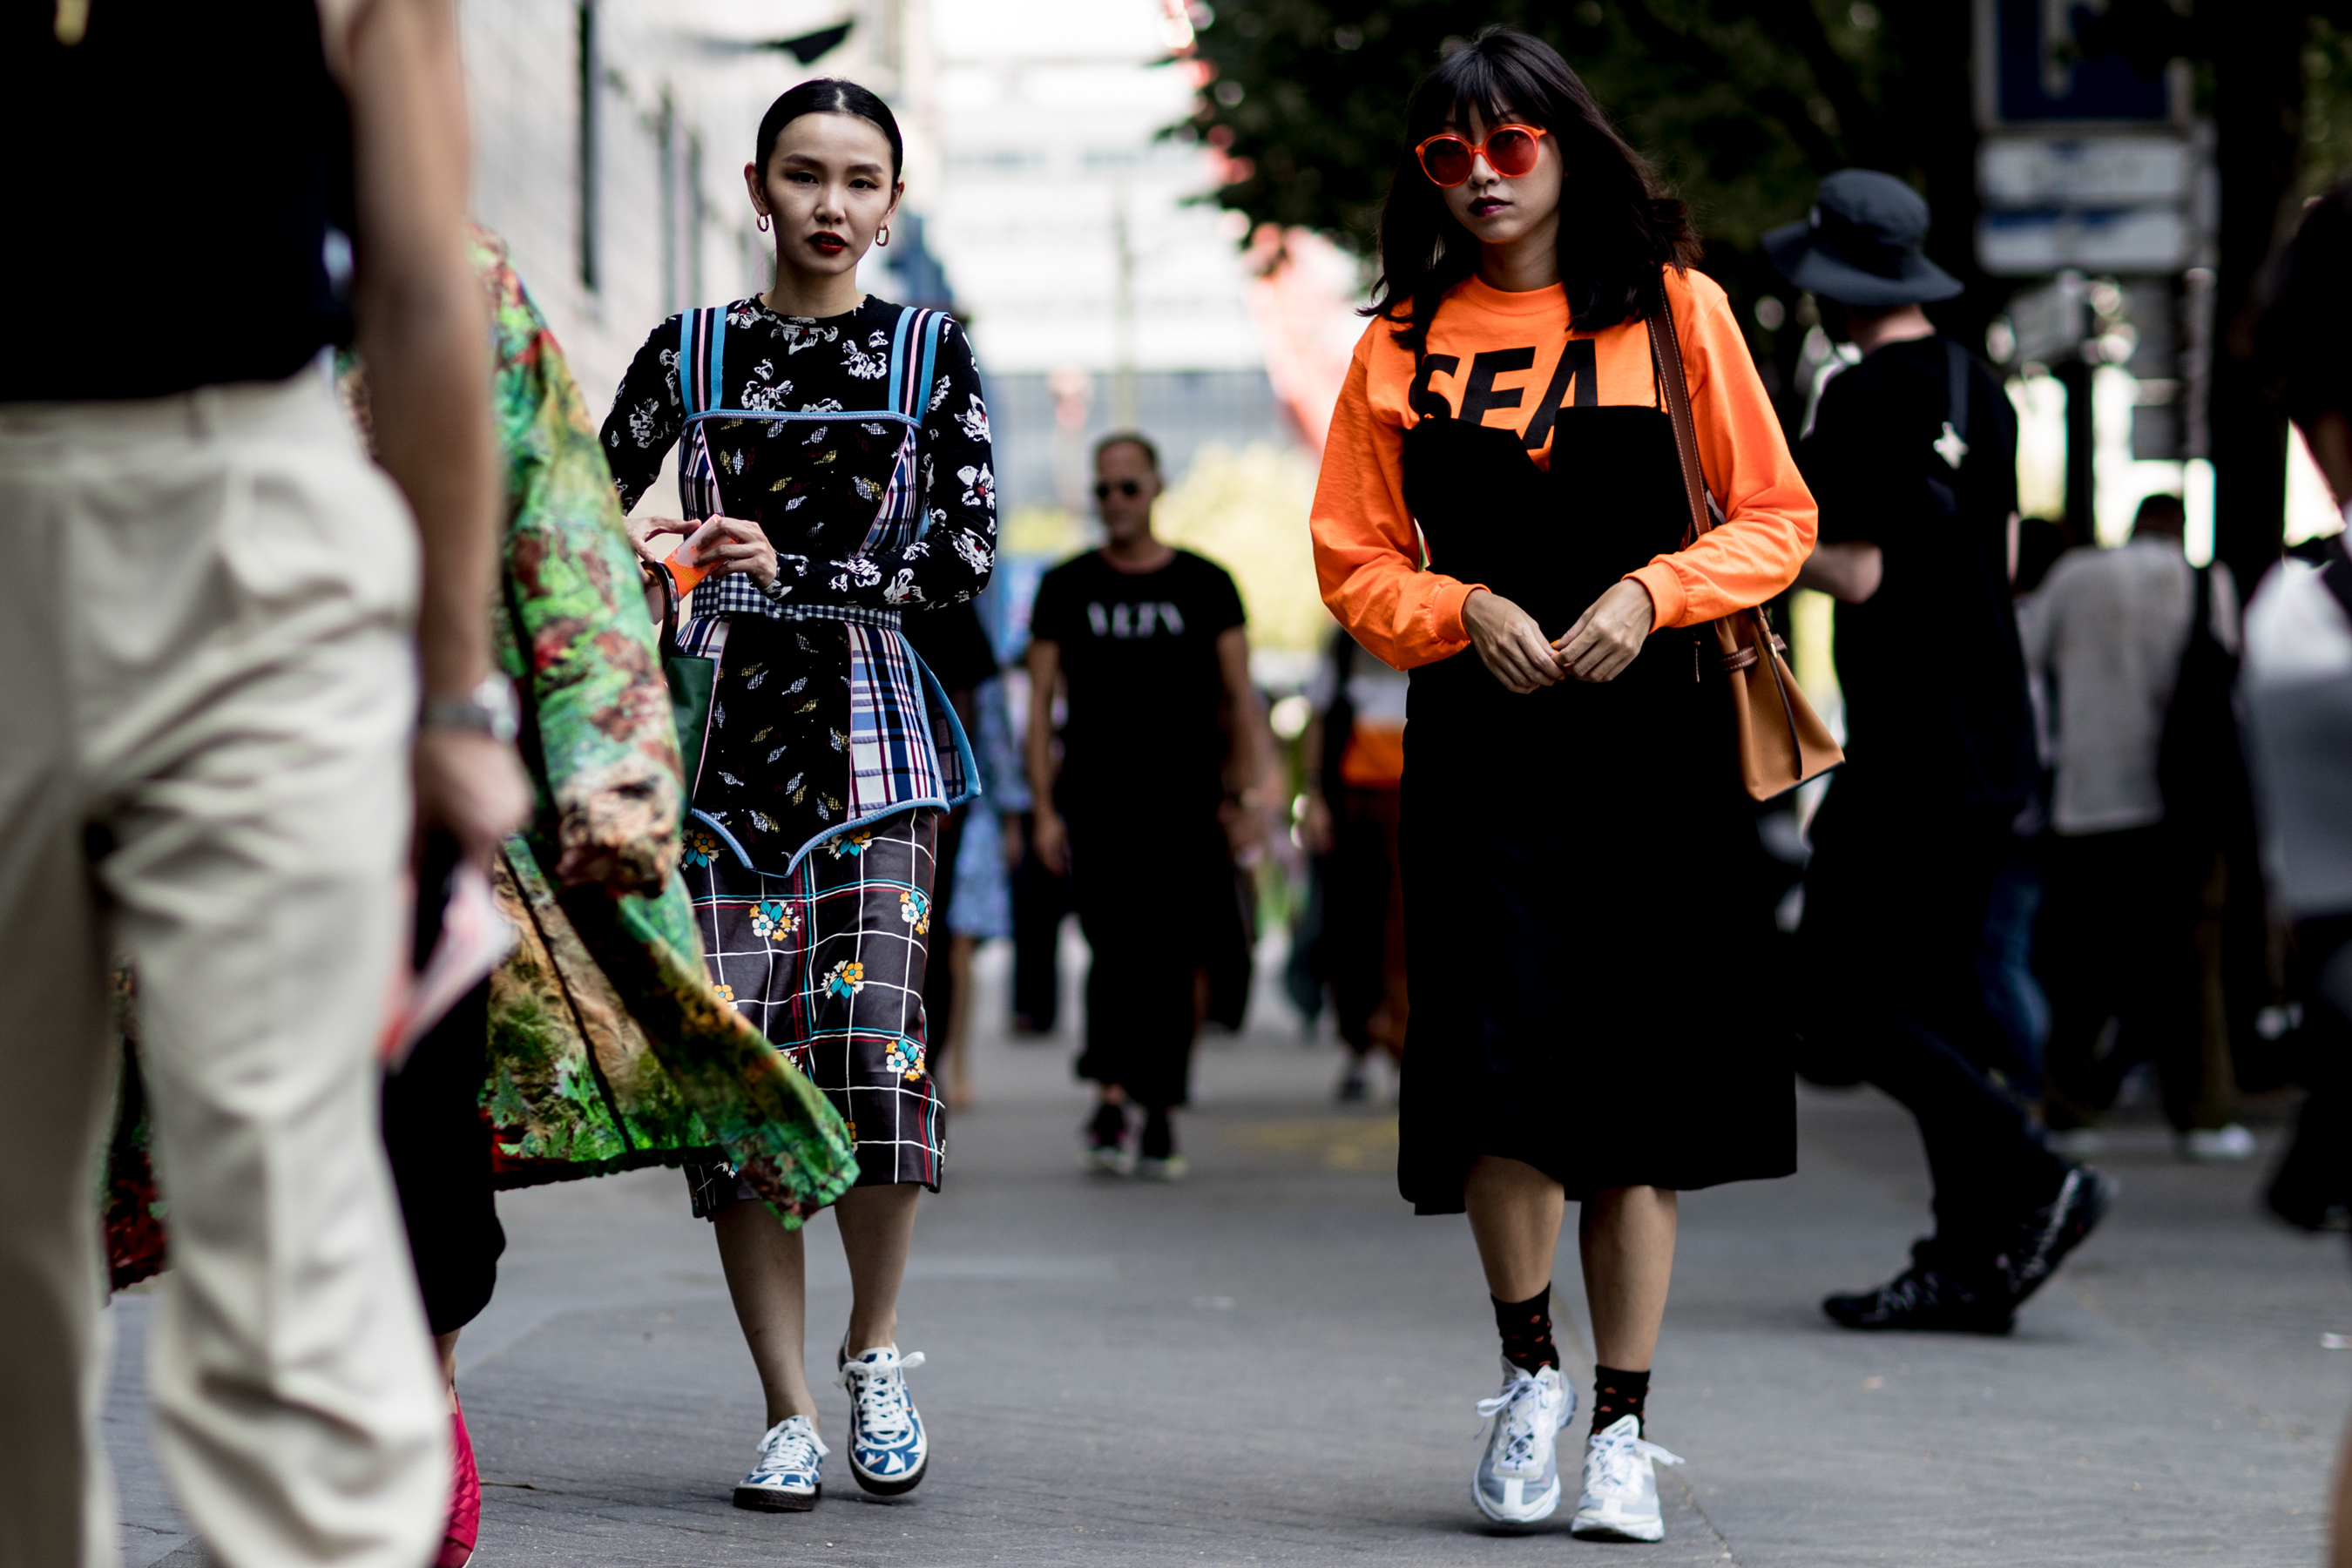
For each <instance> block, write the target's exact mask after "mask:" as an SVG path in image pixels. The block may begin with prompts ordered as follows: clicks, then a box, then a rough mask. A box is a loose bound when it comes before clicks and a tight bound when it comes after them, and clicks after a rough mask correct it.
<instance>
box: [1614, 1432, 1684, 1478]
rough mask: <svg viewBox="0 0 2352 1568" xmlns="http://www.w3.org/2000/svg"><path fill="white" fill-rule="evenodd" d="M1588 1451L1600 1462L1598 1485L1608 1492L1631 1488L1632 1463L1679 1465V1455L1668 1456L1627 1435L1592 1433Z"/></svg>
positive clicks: (1654, 1445)
mask: <svg viewBox="0 0 2352 1568" xmlns="http://www.w3.org/2000/svg"><path fill="white" fill-rule="evenodd" d="M1592 1451H1593V1453H1594V1454H1595V1455H1596V1456H1598V1457H1599V1458H1600V1460H1601V1485H1602V1486H1603V1487H1606V1488H1607V1489H1610V1490H1611V1491H1625V1490H1630V1489H1632V1487H1633V1465H1634V1462H1635V1461H1636V1460H1640V1459H1654V1460H1656V1461H1657V1462H1658V1463H1659V1464H1661V1465H1679V1464H1681V1463H1682V1462H1683V1461H1682V1457H1681V1456H1680V1455H1678V1454H1669V1453H1667V1452H1666V1451H1665V1450H1664V1448H1661V1447H1658V1446H1657V1445H1656V1444H1655V1443H1653V1442H1651V1441H1650V1440H1649V1439H1648V1438H1646V1437H1636V1436H1633V1434H1632V1433H1630V1432H1614V1431H1612V1432H1595V1433H1594V1434H1593V1435H1592Z"/></svg>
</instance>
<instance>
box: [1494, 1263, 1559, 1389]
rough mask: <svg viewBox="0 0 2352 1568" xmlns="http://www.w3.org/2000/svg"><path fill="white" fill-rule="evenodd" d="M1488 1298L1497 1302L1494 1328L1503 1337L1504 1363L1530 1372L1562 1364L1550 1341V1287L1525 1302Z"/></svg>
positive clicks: (1539, 1291)
mask: <svg viewBox="0 0 2352 1568" xmlns="http://www.w3.org/2000/svg"><path fill="white" fill-rule="evenodd" d="M1488 1299H1489V1300H1492V1301H1493V1302H1494V1303H1495V1327H1496V1330H1497V1331H1500V1332H1501V1334H1502V1336H1503V1359H1504V1360H1505V1361H1507V1362H1509V1363H1511V1364H1512V1365H1513V1366H1516V1367H1517V1368H1519V1369H1520V1370H1522V1371H1524V1372H1528V1373H1538V1372H1541V1371H1542V1370H1543V1369H1544V1368H1546V1367H1548V1366H1558V1365H1559V1350H1558V1349H1556V1348H1555V1347H1554V1346H1553V1344H1552V1342H1551V1287H1550V1286H1549V1285H1547V1286H1545V1287H1544V1288H1543V1289H1540V1290H1538V1291H1537V1292H1536V1293H1535V1294H1534V1295H1532V1296H1530V1297H1528V1299H1527V1300H1524V1301H1506V1300H1503V1299H1502V1298H1501V1297H1500V1296H1495V1297H1490V1298H1488Z"/></svg>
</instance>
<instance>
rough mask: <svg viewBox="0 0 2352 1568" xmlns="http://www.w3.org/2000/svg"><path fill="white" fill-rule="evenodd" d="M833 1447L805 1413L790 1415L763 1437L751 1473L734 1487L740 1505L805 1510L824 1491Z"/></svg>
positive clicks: (777, 1510) (765, 1509) (764, 1509)
mask: <svg viewBox="0 0 2352 1568" xmlns="http://www.w3.org/2000/svg"><path fill="white" fill-rule="evenodd" d="M832 1451H833V1450H832V1449H830V1448H828V1447H825V1446H824V1438H822V1437H819V1436H817V1435H816V1428H815V1427H814V1426H811V1425H809V1418H808V1417H807V1416H805V1415H787V1416H785V1417H784V1418H783V1419H782V1421H779V1422H777V1423H776V1424H775V1425H774V1426H771V1427H769V1428H768V1435H767V1436H764V1437H762V1438H761V1439H760V1457H759V1458H757V1459H756V1460H754V1461H752V1464H751V1474H750V1475H748V1476H745V1477H744V1478H743V1479H742V1480H741V1481H740V1482H738V1483H737V1484H736V1487H735V1506H736V1507H737V1508H752V1509H758V1510H760V1511H761V1512H762V1513H806V1512H807V1511H808V1510H810V1509H813V1508H814V1507H815V1506H816V1500H817V1499H818V1498H820V1497H823V1496H824V1484H823V1482H822V1480H821V1479H820V1478H821V1475H822V1472H823V1470H824V1457H825V1456H826V1455H827V1454H829V1453H831V1452H832Z"/></svg>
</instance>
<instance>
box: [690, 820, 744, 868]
mask: <svg viewBox="0 0 2352 1568" xmlns="http://www.w3.org/2000/svg"><path fill="white" fill-rule="evenodd" d="M687 816H690V817H692V818H694V819H695V820H696V821H697V822H699V823H700V824H702V826H705V827H708V828H709V829H710V831H711V832H713V833H716V834H717V835H719V837H721V838H724V839H725V840H727V847H728V848H730V849H731V850H733V851H734V853H735V858H736V859H737V860H739V861H740V862H742V865H743V869H745V870H746V871H756V870H758V869H759V868H758V867H757V866H754V865H752V864H751V857H750V856H749V855H746V854H744V853H743V846H742V845H740V844H739V843H737V842H736V840H735V836H734V835H733V834H731V833H730V832H728V831H727V828H726V826H725V825H724V824H722V823H720V822H719V819H718V818H717V817H715V816H711V815H710V814H709V812H707V811H705V810H703V809H702V808H701V807H700V806H692V807H689V808H688V811H687Z"/></svg>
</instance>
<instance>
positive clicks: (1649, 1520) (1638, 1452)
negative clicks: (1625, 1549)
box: [1568, 1415, 1682, 1541]
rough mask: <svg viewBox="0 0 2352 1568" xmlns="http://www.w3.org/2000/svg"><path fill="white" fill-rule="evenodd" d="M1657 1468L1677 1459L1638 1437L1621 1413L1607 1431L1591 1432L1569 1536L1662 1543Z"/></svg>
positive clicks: (1663, 1527) (1637, 1430) (1638, 1426)
mask: <svg viewBox="0 0 2352 1568" xmlns="http://www.w3.org/2000/svg"><path fill="white" fill-rule="evenodd" d="M1652 1460H1656V1461H1657V1463H1658V1464H1661V1465H1679V1464H1681V1463H1682V1461H1681V1460H1680V1459H1678V1458H1675V1456H1674V1455H1672V1454H1669V1453H1667V1452H1666V1451H1665V1450H1664V1448H1661V1447H1658V1446H1657V1445H1656V1444H1655V1443H1649V1442H1644V1441H1643V1438H1642V1424H1641V1422H1640V1421H1638V1420H1636V1419H1635V1418H1634V1417H1633V1416H1631V1415H1620V1416H1619V1417H1617V1419H1616V1420H1615V1421H1614V1422H1612V1423H1611V1424H1610V1426H1609V1428H1608V1429H1607V1430H1606V1431H1602V1432H1595V1433H1594V1434H1593V1435H1592V1438H1591V1442H1589V1443H1587V1444H1586V1445H1585V1449H1584V1495H1583V1496H1582V1497H1580V1498H1578V1499H1577V1500H1576V1518H1575V1520H1574V1521H1572V1522H1570V1525H1569V1527H1568V1532H1569V1533H1570V1535H1573V1536H1575V1537H1576V1538H1577V1539H1578V1540H1580V1541H1663V1540H1664V1539H1665V1535H1666V1521H1665V1519H1664V1515H1662V1514H1661V1513H1660V1512H1659V1511H1658V1472H1657V1471H1656V1469H1654V1468H1653V1467H1652V1465H1651V1461H1652Z"/></svg>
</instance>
